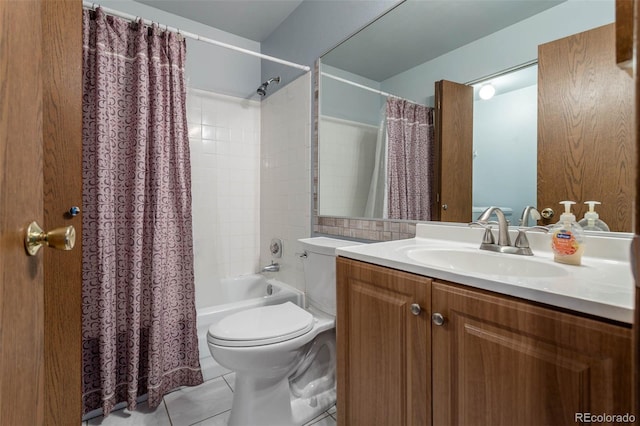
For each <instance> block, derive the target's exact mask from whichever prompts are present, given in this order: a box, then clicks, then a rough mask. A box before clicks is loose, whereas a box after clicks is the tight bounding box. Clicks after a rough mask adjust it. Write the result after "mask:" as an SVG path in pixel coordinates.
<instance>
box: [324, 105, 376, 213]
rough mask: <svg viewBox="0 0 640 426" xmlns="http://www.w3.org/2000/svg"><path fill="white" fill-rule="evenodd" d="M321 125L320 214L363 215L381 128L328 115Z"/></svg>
mask: <svg viewBox="0 0 640 426" xmlns="http://www.w3.org/2000/svg"><path fill="white" fill-rule="evenodd" d="M319 126H320V129H319V137H320V141H319V144H318V149H319V152H318V156H319V158H320V160H321V161H320V162H319V164H320V165H321V167H320V169H319V176H318V185H319V186H320V188H319V196H320V200H319V206H318V207H319V209H320V210H319V214H320V215H327V216H342V217H364V215H365V214H364V213H365V207H366V205H367V198H368V195H369V186H370V185H371V176H372V175H373V170H374V165H375V159H376V143H377V138H378V128H377V127H375V126H371V125H368V124H363V123H358V122H355V121H347V120H342V119H336V118H332V117H326V116H323V117H321V119H320V124H319Z"/></svg>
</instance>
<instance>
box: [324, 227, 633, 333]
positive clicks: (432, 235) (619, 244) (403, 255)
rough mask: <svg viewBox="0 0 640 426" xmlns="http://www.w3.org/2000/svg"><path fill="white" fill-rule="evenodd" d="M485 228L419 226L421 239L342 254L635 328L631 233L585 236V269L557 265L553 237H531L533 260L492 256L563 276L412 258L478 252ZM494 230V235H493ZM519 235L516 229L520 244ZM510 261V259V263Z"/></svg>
mask: <svg viewBox="0 0 640 426" xmlns="http://www.w3.org/2000/svg"><path fill="white" fill-rule="evenodd" d="M483 232H484V231H483V230H482V229H472V228H468V227H466V226H459V225H458V226H457V225H446V224H418V225H417V226H416V237H415V238H411V239H406V240H396V241H389V242H381V243H372V244H363V245H356V246H348V247H340V248H337V249H336V253H337V255H338V256H342V257H347V258H351V259H355V260H361V261H363V262H368V263H373V264H376V265H380V266H386V267H389V268H394V269H398V270H402V271H406V272H412V273H415V274H419V275H424V276H427V277H431V278H436V279H441V280H446V281H451V282H455V283H460V284H465V285H468V286H470V287H475V288H478V289H483V290H488V291H493V292H496V293H501V294H505V295H510V296H515V297H519V298H522V299H526V300H531V301H535V302H540V303H545V304H547V305H552V306H557V307H561V308H566V309H570V310H572V311H577V312H582V313H585V314H590V315H595V316H598V317H602V318H607V319H611V320H615V321H620V322H624V323H629V324H631V323H632V322H633V309H634V291H635V284H634V280H633V276H632V272H631V266H630V247H631V235H630V234H615V233H611V234H605V233H602V234H598V235H596V234H590V235H588V236H587V237H586V245H585V254H584V256H583V257H582V265H580V266H574V265H563V264H560V263H556V262H554V261H553V253H552V252H551V249H550V239H551V237H550V236H549V235H546V234H539V233H529V234H527V236H528V238H529V242H530V246H531V248H532V250H533V252H534V256H533V257H529V256H520V255H513V254H500V253H495V254H494V253H490V252H487V251H484V250H483V251H482V252H483V254H485V255H486V254H487V253H490V255H495V256H503V257H504V256H509V257H511V256H516V257H518V258H530V259H531V260H532V261H535V262H542V263H550V264H552V265H553V266H554V267H558V268H562V269H564V270H566V272H567V273H566V274H565V275H564V276H554V277H531V276H529V277H519V276H513V275H501V272H500V271H495V273H491V274H489V273H483V274H480V273H475V272H472V271H461V270H459V269H454V268H446V267H434V266H432V265H428V264H426V263H425V262H420V261H417V260H414V259H412V258H410V257H409V255H408V253H409V252H410V251H411V250H419V249H443V250H446V249H456V250H457V249H462V250H465V251H469V250H477V251H478V252H480V250H479V246H480V242H481V241H482V235H483ZM494 232H495V231H494ZM516 233H517V231H515V230H514V231H511V232H510V234H511V239H512V241H514V240H515V235H516ZM506 259H508V258H505V260H506Z"/></svg>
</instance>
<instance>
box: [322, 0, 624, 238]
mask: <svg viewBox="0 0 640 426" xmlns="http://www.w3.org/2000/svg"><path fill="white" fill-rule="evenodd" d="M614 21H615V2H614V0H568V1H540V0H533V1H526V0H517V1H512V0H501V1H483V0H474V1H468V0H466V1H457V0H449V1H431V0H406V1H404V2H402V3H400V4H399V5H398V6H396V7H395V8H394V9H392V10H391V11H389V12H388V13H386V14H385V15H383V16H382V17H380V18H379V19H378V20H376V21H375V22H373V23H372V24H370V25H369V26H367V27H366V28H364V29H363V30H361V31H360V32H358V33H357V34H355V35H354V36H352V37H350V38H349V39H348V40H346V41H344V42H343V43H341V44H340V45H338V46H337V47H335V48H334V49H332V50H330V51H329V52H328V53H326V54H325V55H323V56H322V58H321V61H320V77H319V108H318V109H319V111H318V165H317V166H318V186H317V190H318V194H317V205H316V209H317V214H318V216H320V217H323V216H324V217H345V218H368V219H386V218H388V217H389V216H388V208H387V206H386V203H387V200H385V197H384V196H383V197H378V199H377V200H376V199H375V197H373V196H374V195H375V194H376V193H380V192H382V193H384V191H385V189H384V184H381V182H384V181H385V179H386V177H385V176H386V168H385V163H384V157H385V150H386V147H385V145H384V142H382V143H381V141H383V140H384V133H385V128H384V126H385V105H386V102H387V99H388V98H389V97H390V96H391V97H399V98H401V99H405V100H408V101H410V102H413V103H416V104H419V105H425V106H428V107H434V102H435V84H434V83H435V82H436V81H439V80H450V81H454V82H458V83H464V84H468V85H473V86H474V88H475V96H474V106H473V191H472V192H473V203H472V204H473V206H472V210H473V212H471V213H470V217H469V218H470V219H471V218H472V217H473V215H477V214H478V213H479V212H480V211H481V210H482V208H483V207H486V206H488V205H499V206H502V207H504V209H505V211H507V212H508V213H510V214H511V215H512V217H511V222H512V223H515V224H517V223H518V219H519V216H520V212H521V211H522V210H523V208H524V207H525V206H526V205H532V206H537V199H539V195H540V194H539V193H537V191H539V189H540V188H539V187H538V185H537V180H538V179H537V174H536V173H537V170H538V167H537V161H538V155H537V143H536V142H537V134H536V130H537V124H538V123H537V116H536V112H537V109H536V105H537V96H538V91H537V87H536V83H537V78H538V68H537V60H538V46H539V45H541V44H544V43H548V42H551V41H554V40H557V39H561V38H563V37H566V36H570V35H572V34H576V33H580V32H583V31H586V30H589V29H592V28H596V27H600V26H603V25H606V24H610V23H612V22H614ZM489 82H490V83H492V84H493V86H494V87H496V92H495V94H494V97H493V98H492V99H491V100H488V101H487V100H482V99H481V98H480V97H479V95H478V93H477V92H478V90H479V89H480V88H481V87H482V86H483V85H485V84H486V83H489ZM446 166H447V165H443V166H442V167H446ZM442 179H446V174H443V177H442ZM571 195H572V194H568V198H569V197H570V196H571ZM372 200H373V201H372ZM576 201H579V202H582V201H587V200H576ZM409 219H412V218H409ZM414 219H419V218H414ZM619 230H621V231H631V229H619Z"/></svg>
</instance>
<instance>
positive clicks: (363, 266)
mask: <svg viewBox="0 0 640 426" xmlns="http://www.w3.org/2000/svg"><path fill="white" fill-rule="evenodd" d="M430 284H431V280H430V279H428V278H425V277H422V276H418V275H413V274H408V273H405V272H400V271H396V270H392V269H388V268H383V267H380V266H375V265H371V264H367V263H361V262H357V261H353V260H350V259H345V258H338V260H337V297H338V308H337V316H336V336H337V353H338V357H337V358H338V359H337V374H338V386H337V391H338V402H337V407H338V424H340V425H345V426H346V425H349V426H358V425H363V426H376V425H380V426H386V425H389V426H391V425H393V426H400V425H413V426H420V425H430V424H431V362H430V357H431V351H430V347H429V342H430V340H431V339H430V334H431V331H430V318H429V315H430V314H429V306H430V299H429V294H430ZM413 304H417V305H419V306H420V307H421V311H420V312H419V313H417V315H416V314H414V313H412V311H411V308H412V306H411V305H413ZM414 310H416V307H414ZM415 312H417V310H416V311H415Z"/></svg>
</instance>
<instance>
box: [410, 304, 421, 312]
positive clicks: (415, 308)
mask: <svg viewBox="0 0 640 426" xmlns="http://www.w3.org/2000/svg"><path fill="white" fill-rule="evenodd" d="M420 312H422V308H421V307H420V305H418V304H417V303H412V304H411V313H412V314H413V315H420Z"/></svg>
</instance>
